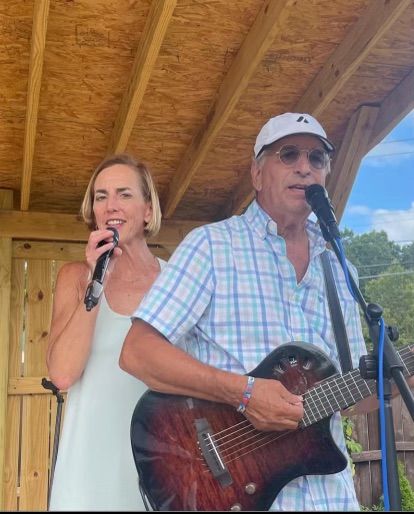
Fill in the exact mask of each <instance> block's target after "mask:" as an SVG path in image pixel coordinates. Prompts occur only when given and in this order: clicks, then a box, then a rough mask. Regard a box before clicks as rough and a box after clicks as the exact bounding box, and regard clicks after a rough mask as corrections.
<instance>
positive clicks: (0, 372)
mask: <svg viewBox="0 0 414 514" xmlns="http://www.w3.org/2000/svg"><path fill="white" fill-rule="evenodd" d="M12 207H13V191H11V190H5V189H1V190H0V212H1V211H2V210H3V209H11V208H12ZM0 255H1V258H0V318H1V323H0V471H1V476H2V477H3V476H4V467H5V461H6V418H7V382H8V376H9V346H10V327H9V319H10V294H11V269H12V241H11V238H9V237H1V236H0ZM4 498H5V495H4V480H1V483H0V510H4V503H5V502H4Z"/></svg>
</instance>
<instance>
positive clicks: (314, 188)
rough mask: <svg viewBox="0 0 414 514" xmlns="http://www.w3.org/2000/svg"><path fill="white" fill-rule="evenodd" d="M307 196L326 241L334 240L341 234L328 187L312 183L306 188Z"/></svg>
mask: <svg viewBox="0 0 414 514" xmlns="http://www.w3.org/2000/svg"><path fill="white" fill-rule="evenodd" d="M305 197H306V201H307V202H308V204H309V205H310V206H311V209H312V211H313V212H314V213H315V214H316V217H317V218H318V221H319V225H320V227H321V231H322V235H323V237H324V239H325V241H328V243H330V242H332V239H337V238H339V237H341V236H340V233H339V228H338V223H337V221H336V218H335V212H334V208H333V207H332V204H331V201H330V200H329V197H328V193H327V191H326V189H325V188H324V187H323V186H321V185H320V184H312V185H310V186H308V187H307V188H306V189H305Z"/></svg>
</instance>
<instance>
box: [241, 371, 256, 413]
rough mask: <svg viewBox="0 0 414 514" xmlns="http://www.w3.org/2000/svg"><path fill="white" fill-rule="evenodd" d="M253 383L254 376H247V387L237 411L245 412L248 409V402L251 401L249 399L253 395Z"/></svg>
mask: <svg viewBox="0 0 414 514" xmlns="http://www.w3.org/2000/svg"><path fill="white" fill-rule="evenodd" d="M253 384H254V377H250V376H249V377H247V385H246V389H245V390H244V393H243V398H242V401H241V402H240V405H239V406H238V407H237V412H241V413H242V414H243V412H244V411H245V410H246V407H247V404H248V403H249V400H250V398H251V396H252V389H253Z"/></svg>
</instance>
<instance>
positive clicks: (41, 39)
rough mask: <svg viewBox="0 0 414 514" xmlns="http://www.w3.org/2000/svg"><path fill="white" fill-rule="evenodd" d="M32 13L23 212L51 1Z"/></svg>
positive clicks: (41, 3)
mask: <svg viewBox="0 0 414 514" xmlns="http://www.w3.org/2000/svg"><path fill="white" fill-rule="evenodd" d="M33 9H34V11H33V28H32V42H31V49H30V63H29V81H28V87H27V109H26V122H25V132H24V147H23V171H22V181H21V195H20V208H21V209H22V210H23V211H25V210H27V209H28V208H29V201H30V188H31V180H32V169H33V156H34V150H35V142H36V128H37V117H38V111H39V98H40V86H41V84H42V71H43V59H44V51H45V44H46V31H47V20H48V16H49V0H35V2H34V6H33Z"/></svg>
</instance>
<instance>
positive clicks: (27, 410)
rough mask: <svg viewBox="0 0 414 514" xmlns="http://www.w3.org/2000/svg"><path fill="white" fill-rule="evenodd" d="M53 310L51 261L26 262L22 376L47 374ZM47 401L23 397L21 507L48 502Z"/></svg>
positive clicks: (45, 398)
mask: <svg viewBox="0 0 414 514" xmlns="http://www.w3.org/2000/svg"><path fill="white" fill-rule="evenodd" d="M51 310H52V262H51V261H45V260H38V261H36V260H30V261H28V263H27V316H26V337H25V346H24V352H25V353H24V356H25V357H24V371H25V376H46V373H47V369H46V348H47V343H48V334H49V327H50V319H51ZM49 417H50V401H49V397H48V396H46V395H30V396H25V397H24V398H23V423H22V449H21V452H22V464H21V470H22V471H21V497H20V502H21V504H20V508H21V509H23V510H36V509H44V508H45V507H46V505H47V489H48V466H49Z"/></svg>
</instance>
